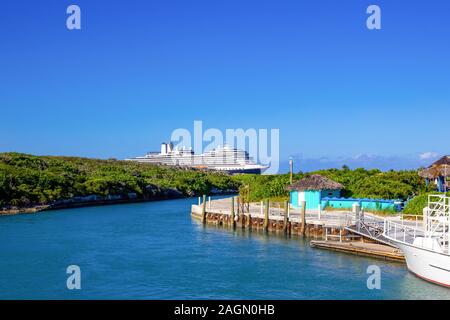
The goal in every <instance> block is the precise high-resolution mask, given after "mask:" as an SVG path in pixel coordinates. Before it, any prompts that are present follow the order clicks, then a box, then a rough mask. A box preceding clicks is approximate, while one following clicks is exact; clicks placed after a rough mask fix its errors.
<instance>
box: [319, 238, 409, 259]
mask: <svg viewBox="0 0 450 320" xmlns="http://www.w3.org/2000/svg"><path fill="white" fill-rule="evenodd" d="M311 246H312V247H314V248H320V249H328V250H334V251H340V252H346V253H351V254H355V255H358V256H370V257H375V258H380V259H384V260H391V261H399V262H404V261H405V257H404V256H403V253H402V252H401V251H400V250H399V249H396V248H394V247H391V246H387V245H384V244H378V243H366V242H359V241H354V242H339V241H319V240H312V241H311Z"/></svg>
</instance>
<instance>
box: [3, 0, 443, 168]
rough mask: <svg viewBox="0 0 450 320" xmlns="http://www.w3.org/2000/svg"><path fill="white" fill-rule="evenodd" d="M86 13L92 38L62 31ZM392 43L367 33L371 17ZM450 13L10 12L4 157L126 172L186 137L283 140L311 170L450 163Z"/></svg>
mask: <svg viewBox="0 0 450 320" xmlns="http://www.w3.org/2000/svg"><path fill="white" fill-rule="evenodd" d="M70 4H77V5H79V6H80V8H81V19H82V29H81V30H75V31H69V30H68V29H67V28H66V18H67V14H66V8H67V6H68V5H70ZM370 4H377V5H379V6H380V7H381V10H382V30H379V31H373V30H368V29H367V28H366V18H367V14H366V8H367V7H368V6H369V5H370ZM449 9H450V3H449V2H448V1H445V0H442V1H437V0H431V1H401V0H396V1H360V0H346V1H337V0H334V1H331V0H327V1H324V0H314V1H313V0H310V1H301V0H292V1H287V0H277V1H275V0H270V1H265V0H258V1H253V0H239V1H237V0H227V1H225V0H172V1H167V0H161V1H152V0H146V1H144V0H142V1H136V0H128V1H93V0H89V1H84V0H73V1H71V2H69V1H62V0H59V1H56V0H55V1H20V0H16V1H11V0H9V1H3V2H2V5H1V7H0V84H1V85H0V108H1V120H2V121H1V126H0V136H1V139H0V151H19V152H26V153H33V154H53V155H79V156H88V157H101V158H109V157H116V158H125V157H129V156H136V155H141V154H143V153H145V152H146V151H149V150H153V149H158V148H159V144H160V143H161V142H162V141H165V140H168V139H169V138H170V134H171V132H172V131H173V130H174V129H176V128H187V129H192V127H193V121H194V120H202V121H203V125H204V127H205V128H219V129H222V130H225V129H226V128H244V129H247V128H268V129H270V128H279V129H280V155H281V160H282V161H286V160H287V159H288V157H289V156H294V157H295V158H296V159H298V163H299V166H303V167H302V168H303V169H315V168H317V167H323V166H340V165H341V164H342V163H350V164H351V165H352V166H367V167H370V166H379V167H381V168H382V169H389V168H402V167H405V168H406V167H416V166H419V165H422V164H428V163H429V162H430V161H431V160H432V159H435V158H436V157H437V156H439V155H442V154H447V153H450V152H449V136H450V125H449V119H450V90H449V86H450V59H449V57H450V24H449V23H448V17H449V12H450V10H449Z"/></svg>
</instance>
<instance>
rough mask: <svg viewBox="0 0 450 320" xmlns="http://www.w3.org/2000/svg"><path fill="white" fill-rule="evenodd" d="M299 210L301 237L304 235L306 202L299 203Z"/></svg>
mask: <svg viewBox="0 0 450 320" xmlns="http://www.w3.org/2000/svg"><path fill="white" fill-rule="evenodd" d="M301 206H302V207H301V208H300V212H301V219H302V222H301V229H300V232H301V234H302V235H305V234H306V201H302V202H301Z"/></svg>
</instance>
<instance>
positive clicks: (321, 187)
mask: <svg viewBox="0 0 450 320" xmlns="http://www.w3.org/2000/svg"><path fill="white" fill-rule="evenodd" d="M343 188H344V186H343V185H342V184H340V183H337V182H335V181H333V180H331V179H328V178H325V177H323V176H321V175H318V174H312V175H309V176H307V177H305V178H303V179H301V180H299V181H296V182H294V183H293V184H291V185H290V186H289V187H288V190H289V191H290V202H291V205H292V207H294V208H300V207H301V203H302V201H306V209H317V208H318V206H319V204H322V199H324V198H339V197H340V195H341V189H343Z"/></svg>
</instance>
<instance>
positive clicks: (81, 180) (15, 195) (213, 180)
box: [0, 153, 239, 208]
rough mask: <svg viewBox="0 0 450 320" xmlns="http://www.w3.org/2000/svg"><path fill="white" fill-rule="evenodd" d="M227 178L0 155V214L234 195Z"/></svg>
mask: <svg viewBox="0 0 450 320" xmlns="http://www.w3.org/2000/svg"><path fill="white" fill-rule="evenodd" d="M238 187H239V185H238V183H237V182H236V181H235V180H233V179H232V177H230V176H227V175H224V174H220V173H206V172H201V171H196V170H184V169H178V168H170V167H161V166H160V167H158V166H154V165H149V164H141V163H134V162H126V161H116V160H96V159H86V158H76V157H50V156H32V155H26V154H19V153H0V208H1V207H5V206H17V207H27V206H32V205H37V204H48V203H51V202H53V201H57V200H63V199H70V198H73V197H79V196H87V195H98V196H103V197H107V196H117V195H120V196H123V197H127V196H128V195H129V194H130V193H133V194H136V197H137V198H142V199H152V198H164V197H168V195H169V196H170V195H177V194H179V195H181V194H182V195H184V196H193V195H197V194H208V193H210V192H211V190H212V189H213V188H215V189H218V190H229V189H231V190H237V188H238Z"/></svg>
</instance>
